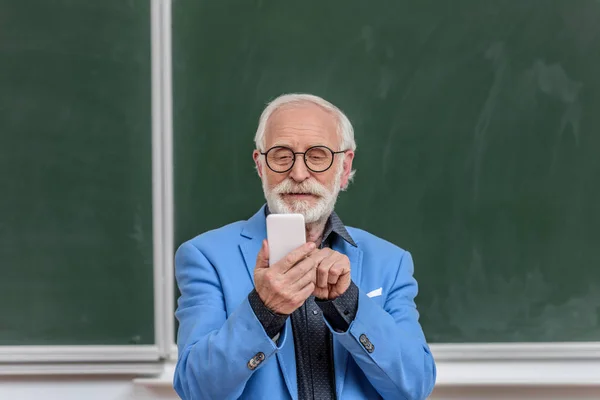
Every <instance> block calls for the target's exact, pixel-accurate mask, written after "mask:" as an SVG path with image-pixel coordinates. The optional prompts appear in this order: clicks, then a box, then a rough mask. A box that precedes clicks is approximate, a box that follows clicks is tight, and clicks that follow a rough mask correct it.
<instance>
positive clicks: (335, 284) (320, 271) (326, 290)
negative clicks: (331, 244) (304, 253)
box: [309, 248, 352, 300]
mask: <svg viewBox="0 0 600 400" xmlns="http://www.w3.org/2000/svg"><path fill="white" fill-rule="evenodd" d="M309 258H311V259H313V260H314V261H315V263H316V265H317V284H316V287H315V290H314V292H313V294H314V295H315V297H316V298H318V299H320V300H333V299H336V298H337V297H339V296H340V295H342V294H343V293H345V292H346V290H347V289H348V287H349V286H350V282H351V280H352V279H351V277H350V260H349V259H348V257H346V256H345V255H344V254H341V253H338V252H337V251H335V250H331V249H328V248H324V249H321V250H318V251H315V252H314V253H312V254H311V255H310V257H309Z"/></svg>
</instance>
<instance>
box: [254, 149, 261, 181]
mask: <svg viewBox="0 0 600 400" xmlns="http://www.w3.org/2000/svg"><path fill="white" fill-rule="evenodd" d="M252 159H254V165H255V166H256V172H258V176H260V178H261V179H262V165H261V164H260V151H258V150H254V152H252Z"/></svg>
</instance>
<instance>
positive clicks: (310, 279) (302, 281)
mask: <svg viewBox="0 0 600 400" xmlns="http://www.w3.org/2000/svg"><path fill="white" fill-rule="evenodd" d="M315 280H316V276H315V271H314V269H312V270H308V271H307V272H306V273H305V274H304V275H302V276H300V277H299V278H298V279H297V280H296V282H294V283H292V284H291V286H290V287H291V288H292V290H294V291H299V290H301V289H302V288H304V287H305V286H306V285H308V284H309V283H313V284H314V283H315Z"/></svg>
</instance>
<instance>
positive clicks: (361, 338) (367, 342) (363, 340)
mask: <svg viewBox="0 0 600 400" xmlns="http://www.w3.org/2000/svg"><path fill="white" fill-rule="evenodd" d="M358 340H359V341H360V344H362V345H363V347H364V348H365V350H367V351H368V352H369V353H372V352H373V351H375V346H374V345H373V343H371V341H370V340H369V338H368V337H367V335H365V334H364V333H363V334H362V335H360V336H359V338H358Z"/></svg>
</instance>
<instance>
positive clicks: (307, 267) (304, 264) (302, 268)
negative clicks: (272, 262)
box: [283, 257, 317, 285]
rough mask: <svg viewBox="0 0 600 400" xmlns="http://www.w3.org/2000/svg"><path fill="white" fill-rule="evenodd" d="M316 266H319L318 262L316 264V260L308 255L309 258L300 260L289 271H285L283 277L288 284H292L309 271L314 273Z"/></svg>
mask: <svg viewBox="0 0 600 400" xmlns="http://www.w3.org/2000/svg"><path fill="white" fill-rule="evenodd" d="M316 267H317V264H316V262H315V260H314V259H313V258H311V257H307V258H305V259H303V260H301V261H300V262H298V263H297V264H296V265H294V266H293V267H292V268H290V269H289V270H288V272H287V273H285V275H284V278H283V279H284V281H285V282H287V283H288V284H290V285H291V284H293V283H295V282H296V281H298V280H299V279H300V278H302V277H303V276H304V275H306V274H307V273H310V274H312V275H314V274H315V269H316Z"/></svg>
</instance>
